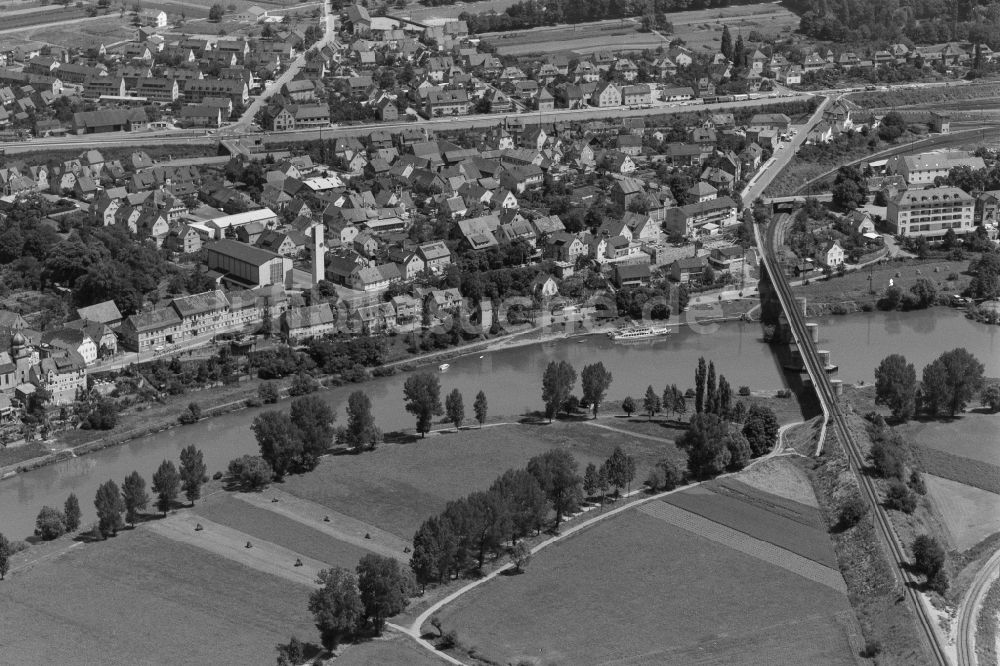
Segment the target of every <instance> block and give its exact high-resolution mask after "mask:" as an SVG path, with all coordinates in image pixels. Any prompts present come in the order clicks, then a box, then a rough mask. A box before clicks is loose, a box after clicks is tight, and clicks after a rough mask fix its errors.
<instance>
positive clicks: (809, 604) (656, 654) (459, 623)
mask: <svg viewBox="0 0 1000 666" xmlns="http://www.w3.org/2000/svg"><path fill="white" fill-rule="evenodd" d="M652 504H657V503H655V502H654V503H652ZM660 504H661V506H662V507H668V506H669V505H666V504H662V503H660ZM643 508H645V507H643ZM611 563H613V566H612V565H611ZM823 568H824V569H825V567H823ZM828 571H831V570H828ZM831 573H833V574H836V572H832V571H831ZM836 576H838V577H839V574H836ZM851 617H852V614H851V611H850V607H849V606H848V603H847V599H846V597H845V596H844V595H843V594H842V593H839V592H837V591H835V590H834V589H831V588H830V587H829V586H827V585H823V584H818V583H816V582H813V581H811V580H808V579H807V578H805V577H803V576H800V575H797V574H794V573H791V572H790V571H788V570H786V569H784V568H782V567H780V566H776V565H775V564H771V563H768V562H765V561H763V560H761V559H759V558H758V557H754V556H750V555H747V554H745V553H743V552H739V551H737V550H736V549H733V548H727V547H720V545H719V544H718V543H713V541H711V540H709V539H707V538H703V537H702V536H699V535H697V534H694V533H692V532H690V531H688V530H687V529H682V528H680V527H677V526H675V525H672V524H670V523H668V522H666V521H665V520H661V519H659V518H657V517H654V516H653V515H650V514H649V513H647V512H645V511H643V510H641V509H640V510H632V511H627V512H625V513H623V514H622V515H620V516H616V517H615V518H614V519H613V520H608V521H605V522H602V523H599V524H597V525H595V526H594V527H592V528H590V529H587V530H584V531H583V532H582V533H580V534H578V535H574V536H573V537H571V538H569V539H567V540H565V541H563V542H560V543H558V544H557V545H554V546H552V547H550V548H548V549H546V550H544V551H542V552H541V553H539V554H537V555H536V556H535V558H534V559H533V560H532V562H531V564H530V566H529V567H528V569H527V571H526V572H525V573H523V574H521V575H517V576H501V577H498V578H497V579H495V580H494V581H491V582H490V583H488V584H486V585H485V586H483V587H482V588H481V589H480V590H478V591H476V592H473V593H470V594H468V595H466V596H464V597H462V598H460V599H459V600H457V601H456V602H455V603H454V604H452V605H450V606H448V607H447V608H446V609H445V610H444V612H442V614H441V618H442V622H443V625H444V629H445V630H446V631H448V630H452V629H454V630H456V631H457V632H458V638H459V643H460V644H461V645H462V646H463V647H464V648H465V650H466V651H468V649H469V648H470V647H471V646H475V652H476V654H477V655H480V656H482V657H484V658H485V659H490V660H492V661H494V662H501V663H518V662H519V661H521V660H524V661H527V662H528V663H539V664H551V663H578V664H582V663H604V662H607V661H611V660H614V661H617V662H626V663H649V664H653V663H678V664H680V663H683V664H716V663H727V664H759V663H822V664H853V663H854V658H853V656H852V653H854V651H855V649H854V647H852V643H851V641H850V640H849V638H848V634H849V633H850V632H852V631H853V630H851V629H848V628H847V627H848V626H850V624H851V622H852V620H851Z"/></svg>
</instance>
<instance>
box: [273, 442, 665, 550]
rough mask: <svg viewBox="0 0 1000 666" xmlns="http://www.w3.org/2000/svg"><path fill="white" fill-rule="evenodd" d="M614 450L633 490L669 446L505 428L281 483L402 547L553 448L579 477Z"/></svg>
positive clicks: (401, 449)
mask: <svg viewBox="0 0 1000 666" xmlns="http://www.w3.org/2000/svg"><path fill="white" fill-rule="evenodd" d="M618 445H621V446H622V447H623V448H624V449H625V451H626V452H627V453H630V454H631V455H634V456H635V457H636V459H637V469H636V479H637V481H636V483H635V486H638V485H639V484H641V482H642V479H645V478H646V474H647V472H648V469H649V467H650V466H652V465H653V464H655V463H656V461H657V460H659V459H660V458H662V457H663V456H664V455H666V453H667V451H668V447H669V448H670V449H674V450H676V449H675V447H673V446H672V445H669V444H666V443H664V442H658V441H652V440H644V439H639V438H635V437H632V436H631V435H629V434H627V433H620V432H615V431H610V430H604V429H602V428H595V427H593V426H589V425H585V424H582V423H561V422H556V423H554V424H552V425H505V426H493V427H487V428H483V429H482V430H479V429H477V428H469V429H464V430H462V431H461V432H458V433H456V432H443V433H440V434H435V435H433V436H430V437H428V438H426V439H417V440H414V441H411V442H408V443H403V444H384V445H382V446H380V447H379V448H378V449H376V450H375V451H369V452H365V453H363V454H360V455H342V456H333V457H327V458H325V459H324V460H323V462H322V463H321V464H320V466H319V467H318V468H317V469H315V470H314V471H312V472H310V473H309V474H304V475H301V476H292V477H287V478H286V479H285V482H284V483H283V484H282V485H281V486H280V487H281V489H282V490H283V491H285V492H287V493H289V494H291V495H294V496H296V497H300V498H303V499H306V500H310V501H312V502H316V503H317V504H321V505H323V506H326V507H329V508H330V509H332V510H334V511H336V512H339V513H341V514H344V515H346V516H349V517H351V518H355V519H357V520H361V521H364V522H366V523H369V524H371V525H373V526H376V527H378V528H381V529H384V530H386V531H387V532H390V533H391V534H394V535H396V536H397V537H399V538H402V539H406V540H408V539H410V538H411V537H412V536H413V533H414V532H415V531H416V529H417V527H419V525H420V523H422V522H423V521H424V520H425V519H426V518H428V517H429V516H431V515H434V514H436V513H438V512H439V511H442V510H443V509H444V506H445V504H446V503H447V502H448V501H450V500H453V499H457V498H459V497H461V496H463V495H466V494H468V493H470V492H473V491H476V490H485V489H486V488H488V487H489V485H490V484H491V483H492V482H493V480H494V479H495V478H496V477H498V476H499V475H500V474H502V473H503V472H504V471H506V470H507V469H509V468H512V467H522V466H524V465H525V464H526V463H527V462H528V459H529V458H531V457H532V456H534V455H537V454H539V453H544V452H545V451H547V450H549V449H551V448H554V447H565V448H567V449H569V450H570V451H571V452H572V453H573V455H574V456H575V457H576V460H577V463H578V464H579V468H580V469H579V472H580V473H581V474H582V473H583V469H584V467H585V466H586V464H587V463H588V462H595V463H599V462H602V461H603V460H604V459H606V458H607V457H608V456H609V455H610V454H611V452H612V451H613V450H614V447H615V446H618Z"/></svg>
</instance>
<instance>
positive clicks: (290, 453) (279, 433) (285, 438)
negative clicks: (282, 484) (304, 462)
mask: <svg viewBox="0 0 1000 666" xmlns="http://www.w3.org/2000/svg"><path fill="white" fill-rule="evenodd" d="M250 430H251V431H253V434H254V437H256V438H257V445H258V446H259V447H260V455H261V457H262V458H263V459H264V460H266V461H267V463H268V464H269V465H270V466H271V469H272V470H273V472H274V476H275V478H277V479H281V478H282V477H284V476H285V474H287V473H288V472H290V471H291V470H292V468H293V467H294V465H295V464H296V461H297V460H298V459H299V456H300V454H301V451H302V443H301V441H300V440H299V439H298V438H297V437H296V436H295V429H294V428H293V427H292V420H291V418H289V416H288V414H286V413H285V412H279V411H276V410H271V411H266V412H261V413H260V414H258V415H257V416H256V417H254V420H253V423H251V424H250Z"/></svg>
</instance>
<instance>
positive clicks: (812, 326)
mask: <svg viewBox="0 0 1000 666" xmlns="http://www.w3.org/2000/svg"><path fill="white" fill-rule="evenodd" d="M806 329H807V330H808V331H809V339H810V340H812V341H813V343H814V344H815V343H818V342H819V324H818V323H816V322H814V321H811V322H808V323H807V324H806Z"/></svg>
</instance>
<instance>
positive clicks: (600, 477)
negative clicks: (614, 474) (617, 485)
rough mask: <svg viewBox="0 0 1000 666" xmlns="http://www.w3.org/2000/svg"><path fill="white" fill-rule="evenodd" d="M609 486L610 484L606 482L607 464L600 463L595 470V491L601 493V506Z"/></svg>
mask: <svg viewBox="0 0 1000 666" xmlns="http://www.w3.org/2000/svg"><path fill="white" fill-rule="evenodd" d="M610 486H611V482H610V481H608V465H607V463H601V466H600V467H598V468H597V489H598V490H600V491H601V506H604V497H605V495H607V494H608V488H610Z"/></svg>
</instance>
